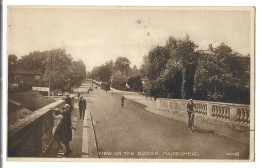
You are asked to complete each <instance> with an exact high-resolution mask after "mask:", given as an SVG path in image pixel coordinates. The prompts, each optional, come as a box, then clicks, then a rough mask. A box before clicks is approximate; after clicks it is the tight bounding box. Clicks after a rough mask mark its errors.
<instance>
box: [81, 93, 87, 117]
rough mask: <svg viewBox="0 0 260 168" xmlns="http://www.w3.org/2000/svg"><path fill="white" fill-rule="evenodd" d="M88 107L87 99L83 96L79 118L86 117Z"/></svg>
mask: <svg viewBox="0 0 260 168" xmlns="http://www.w3.org/2000/svg"><path fill="white" fill-rule="evenodd" d="M86 109H87V102H86V99H84V98H83V96H81V97H80V99H79V116H80V117H79V119H81V118H82V119H84V117H85V111H86Z"/></svg>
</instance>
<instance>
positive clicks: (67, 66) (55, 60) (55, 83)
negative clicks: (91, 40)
mask: <svg viewBox="0 0 260 168" xmlns="http://www.w3.org/2000/svg"><path fill="white" fill-rule="evenodd" d="M8 64H9V66H10V65H14V64H15V67H18V68H21V69H26V70H41V72H42V76H41V83H42V86H47V87H49V86H50V88H51V90H57V89H59V90H62V91H65V90H68V89H69V88H70V87H72V86H74V85H79V84H80V83H81V82H82V80H83V79H85V77H86V66H85V65H84V63H83V61H82V60H79V61H73V59H72V57H71V55H69V54H67V53H66V51H65V50H64V49H53V50H50V51H43V52H40V51H34V52H30V53H29V54H28V55H25V56H22V57H21V58H20V59H18V60H17V57H16V56H14V55H9V56H8ZM10 67H11V66H10ZM12 68H14V67H13V66H12Z"/></svg>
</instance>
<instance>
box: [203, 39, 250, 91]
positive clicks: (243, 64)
mask: <svg viewBox="0 0 260 168" xmlns="http://www.w3.org/2000/svg"><path fill="white" fill-rule="evenodd" d="M230 50H231V48H230ZM202 53H204V54H205V55H208V56H218V53H214V48H213V46H212V44H209V47H208V49H207V50H202ZM223 61H225V62H229V65H230V67H228V69H229V72H230V71H231V72H232V73H230V77H231V78H232V79H231V80H232V82H234V83H237V84H238V85H240V86H243V87H246V88H249V87H250V57H248V56H244V55H243V54H241V53H239V52H235V51H232V52H230V53H229V54H228V55H227V56H226V57H224V58H223ZM227 71H228V70H223V72H227Z"/></svg>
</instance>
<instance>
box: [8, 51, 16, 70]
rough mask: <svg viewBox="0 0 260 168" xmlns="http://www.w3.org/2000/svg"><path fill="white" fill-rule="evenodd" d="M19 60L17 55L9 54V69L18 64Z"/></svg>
mask: <svg viewBox="0 0 260 168" xmlns="http://www.w3.org/2000/svg"><path fill="white" fill-rule="evenodd" d="M17 63H18V60H17V56H16V55H13V54H11V55H8V70H10V69H12V68H14V67H16V66H17Z"/></svg>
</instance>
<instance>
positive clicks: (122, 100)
mask: <svg viewBox="0 0 260 168" xmlns="http://www.w3.org/2000/svg"><path fill="white" fill-rule="evenodd" d="M124 103H125V97H124V96H122V97H121V107H122V108H123V107H124Z"/></svg>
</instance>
